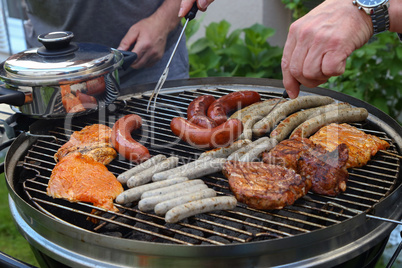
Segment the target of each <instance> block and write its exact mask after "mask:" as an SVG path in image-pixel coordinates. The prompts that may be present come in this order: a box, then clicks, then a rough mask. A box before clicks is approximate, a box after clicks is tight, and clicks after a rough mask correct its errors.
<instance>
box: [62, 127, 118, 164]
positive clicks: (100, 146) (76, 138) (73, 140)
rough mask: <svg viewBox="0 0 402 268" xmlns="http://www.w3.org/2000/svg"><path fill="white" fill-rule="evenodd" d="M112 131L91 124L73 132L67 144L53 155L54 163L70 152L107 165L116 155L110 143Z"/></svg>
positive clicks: (108, 128)
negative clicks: (78, 153)
mask: <svg viewBox="0 0 402 268" xmlns="http://www.w3.org/2000/svg"><path fill="white" fill-rule="evenodd" d="M111 135H112V129H111V128H110V127H108V126H105V125H102V124H93V125H90V126H86V127H84V128H83V129H82V130H80V131H75V132H74V133H73V134H72V135H71V137H70V140H69V141H68V142H66V143H65V144H63V146H61V147H60V148H59V150H57V153H56V154H55V155H54V159H55V161H56V162H58V161H60V160H62V159H63V158H64V157H65V156H67V155H68V154H70V153H72V152H80V153H82V154H84V155H88V156H90V157H92V158H93V159H94V160H95V161H97V162H99V163H102V164H104V165H107V164H109V163H110V162H111V161H112V160H113V159H114V158H116V156H117V153H116V151H115V149H113V147H112V143H111Z"/></svg>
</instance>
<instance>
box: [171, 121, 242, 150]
mask: <svg viewBox="0 0 402 268" xmlns="http://www.w3.org/2000/svg"><path fill="white" fill-rule="evenodd" d="M170 128H171V129H172V132H173V133H174V134H175V135H176V136H178V137H179V138H180V139H182V140H183V141H185V142H187V143H188V144H190V145H192V146H195V147H198V148H217V147H224V146H228V145H229V144H231V143H232V142H233V141H235V140H236V139H237V137H238V136H239V135H240V134H241V133H242V131H243V125H242V123H241V121H240V120H239V119H230V120H228V121H226V122H225V123H224V124H221V125H219V126H217V127H214V128H212V129H211V128H210V129H208V128H202V127H200V126H198V125H196V124H194V123H191V122H189V121H188V120H186V119H185V118H183V117H175V118H173V119H172V122H171V123H170Z"/></svg>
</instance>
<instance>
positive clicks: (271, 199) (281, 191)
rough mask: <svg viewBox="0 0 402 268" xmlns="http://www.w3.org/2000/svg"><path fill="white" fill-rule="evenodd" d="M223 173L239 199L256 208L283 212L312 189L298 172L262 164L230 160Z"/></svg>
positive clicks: (307, 180)
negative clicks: (282, 210)
mask: <svg viewBox="0 0 402 268" xmlns="http://www.w3.org/2000/svg"><path fill="white" fill-rule="evenodd" d="M223 174H224V175H225V177H226V178H228V180H229V186H230V189H231V190H232V192H233V194H234V195H235V197H236V199H237V200H238V201H239V202H242V203H244V204H247V205H248V206H249V207H251V208H255V209H282V208H283V207H285V206H288V205H292V204H293V203H294V202H295V201H296V200H297V199H298V198H300V197H302V196H304V195H305V194H306V193H307V192H308V191H309V189H310V188H311V180H310V179H308V178H303V177H302V176H300V175H299V174H297V173H296V172H295V171H294V170H292V169H288V168H285V167H281V166H277V165H269V164H265V163H261V162H237V161H226V163H225V165H224V167H223Z"/></svg>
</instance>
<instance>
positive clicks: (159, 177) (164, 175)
mask: <svg viewBox="0 0 402 268" xmlns="http://www.w3.org/2000/svg"><path fill="white" fill-rule="evenodd" d="M210 159H211V158H210V157H204V158H202V159H198V160H195V161H192V162H189V163H187V164H184V165H181V166H178V167H175V168H172V169H169V170H165V171H162V172H158V173H155V174H154V175H153V176H152V180H153V181H161V180H166V179H167V178H168V177H170V176H172V175H176V174H178V173H179V172H181V171H183V170H186V169H194V168H195V167H196V166H197V165H199V164H200V163H202V162H204V161H208V160H210Z"/></svg>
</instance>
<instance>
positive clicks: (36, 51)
mask: <svg viewBox="0 0 402 268" xmlns="http://www.w3.org/2000/svg"><path fill="white" fill-rule="evenodd" d="M73 37H74V34H73V33H72V32H51V33H47V34H42V35H40V36H39V37H38V40H39V41H40V42H41V43H42V44H43V46H42V47H39V48H33V49H28V50H26V51H23V52H20V53H17V54H15V55H12V56H11V57H9V58H8V59H7V60H6V61H5V62H4V65H3V70H1V72H0V77H1V78H2V79H3V80H5V81H6V82H9V81H11V82H13V83H14V84H19V85H44V84H58V83H59V82H62V81H77V80H78V81H82V80H86V79H88V78H92V77H94V76H99V75H103V74H105V73H108V72H111V71H113V70H115V69H116V68H118V67H119V66H120V65H121V64H122V63H123V58H124V57H123V55H122V53H121V52H119V51H118V50H116V49H113V48H109V47H107V46H103V45H100V44H94V43H74V42H71V40H72V38H73Z"/></svg>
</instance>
